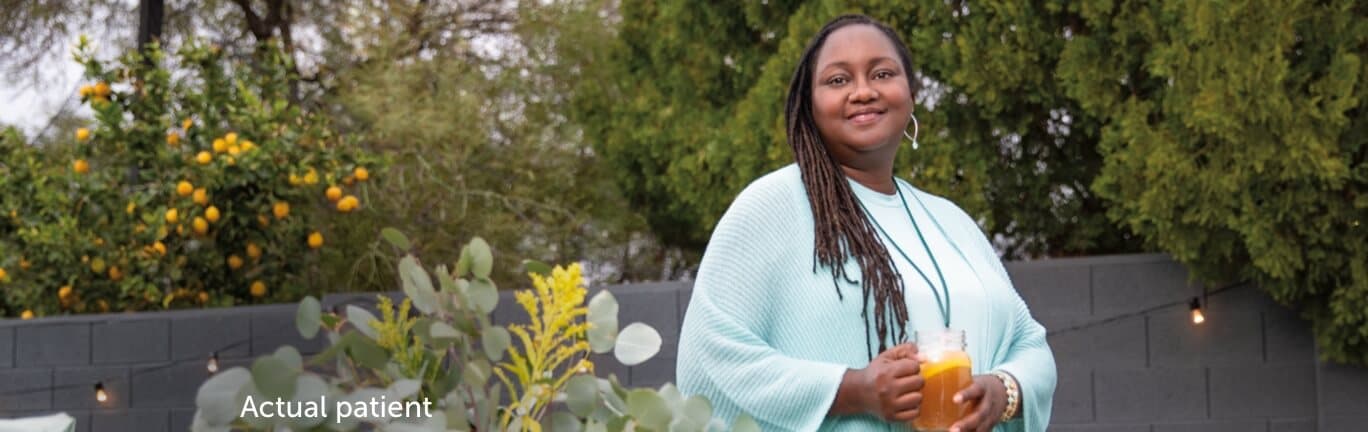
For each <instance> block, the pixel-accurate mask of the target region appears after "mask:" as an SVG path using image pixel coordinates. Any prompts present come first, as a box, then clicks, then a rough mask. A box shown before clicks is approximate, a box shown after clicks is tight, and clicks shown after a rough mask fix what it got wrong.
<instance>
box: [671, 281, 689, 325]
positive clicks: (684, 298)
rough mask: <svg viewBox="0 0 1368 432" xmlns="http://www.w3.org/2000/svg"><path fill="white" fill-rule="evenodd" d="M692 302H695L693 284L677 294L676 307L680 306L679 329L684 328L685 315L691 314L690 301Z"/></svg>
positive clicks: (681, 289)
mask: <svg viewBox="0 0 1368 432" xmlns="http://www.w3.org/2000/svg"><path fill="white" fill-rule="evenodd" d="M691 300H693V285H692V284H690V285H688V286H687V287H685V288H680V289H679V291H676V292H675V301H676V302H677V303H676V305H677V306H679V328H684V314H685V313H688V312H689V301H691Z"/></svg>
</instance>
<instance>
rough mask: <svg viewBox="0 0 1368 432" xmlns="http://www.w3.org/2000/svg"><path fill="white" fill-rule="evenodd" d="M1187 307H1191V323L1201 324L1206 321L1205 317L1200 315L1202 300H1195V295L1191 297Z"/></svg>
mask: <svg viewBox="0 0 1368 432" xmlns="http://www.w3.org/2000/svg"><path fill="white" fill-rule="evenodd" d="M1188 307H1190V308H1192V323H1193V324H1201V323H1203V322H1206V317H1205V316H1203V315H1202V302H1201V301H1200V300H1197V297H1193V298H1192V302H1191V303H1189V304H1188Z"/></svg>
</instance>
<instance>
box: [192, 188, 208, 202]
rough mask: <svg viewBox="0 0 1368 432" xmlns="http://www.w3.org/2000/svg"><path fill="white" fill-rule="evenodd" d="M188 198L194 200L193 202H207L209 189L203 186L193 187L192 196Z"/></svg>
mask: <svg viewBox="0 0 1368 432" xmlns="http://www.w3.org/2000/svg"><path fill="white" fill-rule="evenodd" d="M190 199H192V200H194V201H195V204H199V205H206V204H209V191H206V190H204V188H199V189H195V193H194V196H192V197H190Z"/></svg>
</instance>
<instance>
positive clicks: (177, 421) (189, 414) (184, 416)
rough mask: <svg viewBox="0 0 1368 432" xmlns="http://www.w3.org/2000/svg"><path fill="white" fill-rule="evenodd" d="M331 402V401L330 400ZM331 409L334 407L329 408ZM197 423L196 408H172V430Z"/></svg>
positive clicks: (180, 429) (183, 428)
mask: <svg viewBox="0 0 1368 432" xmlns="http://www.w3.org/2000/svg"><path fill="white" fill-rule="evenodd" d="M329 403H331V402H329ZM328 409H329V410H331V409H332V408H331V407H330V408H328ZM194 423H195V410H193V409H174V410H171V430H173V431H188V430H190V425H192V424H194Z"/></svg>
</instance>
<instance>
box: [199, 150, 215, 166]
mask: <svg viewBox="0 0 1368 432" xmlns="http://www.w3.org/2000/svg"><path fill="white" fill-rule="evenodd" d="M213 161H214V156H213V155H211V154H209V152H207V151H202V152H199V154H197V155H195V162H199V164H200V165H209V162H213Z"/></svg>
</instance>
